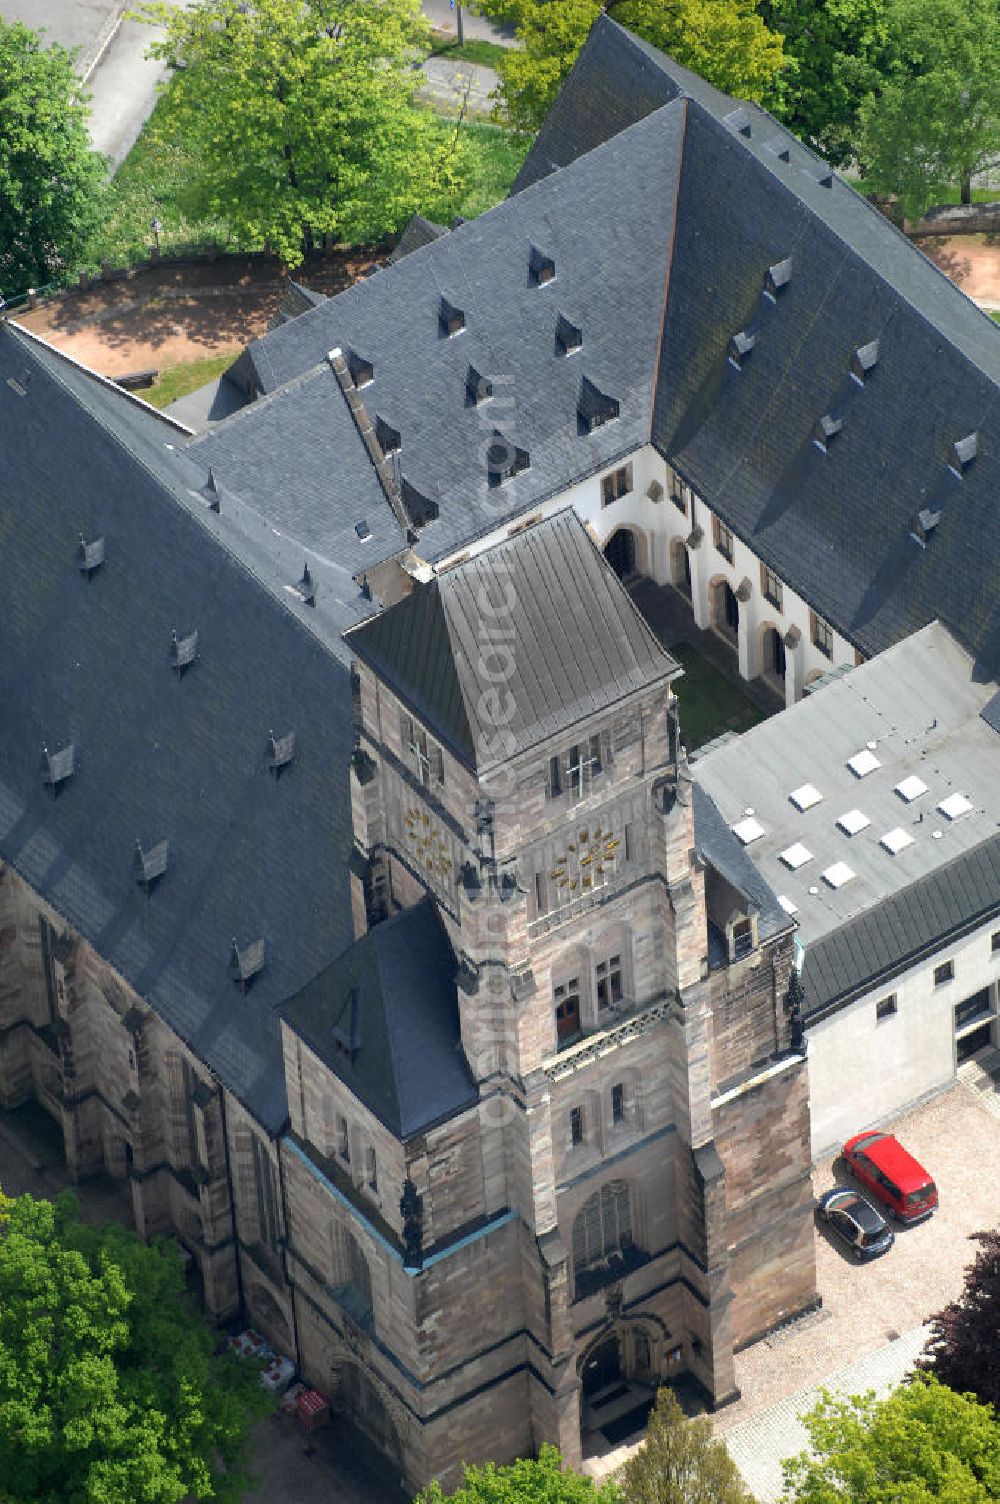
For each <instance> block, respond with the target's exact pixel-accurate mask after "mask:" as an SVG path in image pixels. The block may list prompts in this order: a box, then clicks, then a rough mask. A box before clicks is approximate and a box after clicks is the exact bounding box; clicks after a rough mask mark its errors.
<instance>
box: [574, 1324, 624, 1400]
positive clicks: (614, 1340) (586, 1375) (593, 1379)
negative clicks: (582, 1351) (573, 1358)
mask: <svg viewBox="0 0 1000 1504" xmlns="http://www.w3.org/2000/svg"><path fill="white" fill-rule="evenodd" d="M621 1377H622V1358H621V1344H620V1343H619V1341H618V1335H617V1333H613V1334H612V1335H611V1336H610V1337H606V1338H605V1339H604V1341H603V1342H601V1343H599V1344H598V1346H597V1347H595V1348H594V1349H593V1350H592V1351H591V1352H590V1353H588V1354H587V1357H586V1358H585V1359H584V1362H583V1372H582V1373H581V1375H580V1378H581V1381H582V1383H583V1397H584V1400H585V1401H586V1400H592V1399H594V1398H595V1396H597V1395H599V1394H601V1393H602V1392H603V1391H604V1390H607V1389H612V1388H614V1386H615V1385H616V1384H619V1383H620V1382H621Z"/></svg>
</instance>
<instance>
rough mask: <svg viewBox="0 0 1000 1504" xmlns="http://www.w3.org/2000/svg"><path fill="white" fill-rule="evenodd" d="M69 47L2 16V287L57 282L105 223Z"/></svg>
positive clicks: (100, 177)
mask: <svg viewBox="0 0 1000 1504" xmlns="http://www.w3.org/2000/svg"><path fill="white" fill-rule="evenodd" d="M88 98H89V96H88V94H87V93H86V91H85V90H84V89H83V87H82V86H81V84H80V81H79V79H78V78H77V77H76V74H75V73H74V72H73V57H72V54H71V53H69V52H67V51H66V50H65V48H63V47H58V46H53V47H43V46H42V44H41V41H40V40H39V38H38V37H37V36H36V35H35V33H34V32H32V31H29V30H28V29H27V27H25V26H21V25H14V26H8V25H7V24H6V23H5V22H4V21H3V20H2V19H0V291H3V292H5V293H7V294H8V295H9V294H11V293H16V292H20V291H22V290H23V289H24V288H26V287H28V286H30V285H34V286H36V287H37V286H41V285H42V284H44V283H46V282H50V281H54V280H55V279H56V278H58V277H59V276H60V275H61V274H62V272H64V271H65V269H66V268H67V267H71V266H72V265H73V262H74V261H75V260H76V258H77V257H79V256H82V255H83V254H84V252H85V250H86V248H87V245H88V243H89V241H90V238H91V235H92V234H93V231H94V230H95V229H96V227H97V225H98V224H99V223H100V219H101V213H102V198H103V194H104V175H105V166H106V164H105V162H104V159H103V157H99V156H98V155H97V153H96V152H94V151H91V149H90V140H89V137H88V134H87V101H88Z"/></svg>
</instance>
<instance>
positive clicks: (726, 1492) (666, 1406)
mask: <svg viewBox="0 0 1000 1504" xmlns="http://www.w3.org/2000/svg"><path fill="white" fill-rule="evenodd" d="M618 1483H619V1486H620V1488H621V1493H622V1504H753V1496H752V1494H751V1493H750V1492H749V1490H748V1489H747V1487H746V1485H745V1484H744V1482H743V1480H742V1478H741V1477H740V1475H739V1471H738V1469H737V1467H736V1464H735V1462H734V1461H733V1459H732V1458H731V1457H730V1455H729V1453H728V1451H727V1450H726V1445H725V1442H722V1441H716V1440H715V1439H714V1438H713V1436H712V1423H711V1421H710V1420H709V1419H708V1417H707V1416H706V1415H700V1416H698V1417H697V1419H696V1420H688V1418H687V1416H686V1415H685V1414H684V1411H683V1410H682V1409H681V1407H680V1405H679V1404H678V1403H677V1399H676V1396H675V1395H674V1392H673V1390H672V1389H666V1388H664V1389H661V1390H660V1391H659V1393H658V1394H657V1396H656V1405H655V1407H654V1409H653V1411H652V1413H651V1415H650V1417H649V1427H648V1429H647V1431H646V1440H645V1442H644V1443H643V1445H642V1446H641V1447H640V1448H639V1450H638V1452H636V1453H635V1455H634V1456H633V1457H630V1458H629V1460H628V1462H626V1463H625V1465H624V1467H622V1468H621V1469H620V1470H619V1472H618Z"/></svg>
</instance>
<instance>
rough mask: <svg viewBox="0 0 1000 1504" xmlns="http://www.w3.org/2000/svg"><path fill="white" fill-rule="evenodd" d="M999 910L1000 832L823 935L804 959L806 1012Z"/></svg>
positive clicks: (886, 975) (865, 985) (873, 981)
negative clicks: (837, 928) (840, 926)
mask: <svg viewBox="0 0 1000 1504" xmlns="http://www.w3.org/2000/svg"><path fill="white" fill-rule="evenodd" d="M995 914H1000V835H994V836H991V837H990V839H989V840H987V841H984V842H982V844H981V845H979V846H974V847H972V849H971V850H969V851H964V852H962V853H961V854H960V855H959V856H957V857H955V858H954V860H953V861H951V862H949V863H947V864H946V865H945V866H943V867H941V868H939V869H938V870H937V871H936V872H931V873H929V874H928V875H927V876H926V877H923V878H920V879H918V880H917V882H915V883H914V884H912V886H911V887H909V888H904V889H903V891H902V892H900V893H896V894H893V895H892V896H891V897H889V898H887V899H885V900H884V901H883V902H882V903H881V904H879V905H878V907H877V908H874V909H870V910H868V911H867V912H866V913H864V914H861V915H859V916H858V917H857V918H855V919H853V920H851V922H850V924H849V925H847V926H844V927H843V928H842V929H839V930H833V931H831V932H830V933H829V934H827V935H824V936H822V937H821V938H820V939H819V940H817V941H816V943H815V944H813V945H810V946H809V948H808V949H807V951H806V955H805V960H804V962H803V966H802V985H803V987H804V989H805V994H806V1001H805V1008H804V1012H805V1016H806V1017H807V1018H808V1017H809V1016H810V1014H816V1013H819V1012H822V1011H824V1010H825V1009H828V1008H831V1007H834V1006H836V1004H837V1003H839V1002H847V1001H849V1000H850V998H851V997H852V996H853V995H856V994H857V993H859V992H861V991H864V990H868V989H870V988H872V987H875V986H877V985H878V982H879V980H880V979H884V980H885V982H886V985H887V986H888V985H889V982H890V981H891V979H892V977H893V976H894V975H896V974H898V973H899V972H900V971H903V970H904V969H905V968H906V967H907V966H909V965H910V964H912V963H913V962H914V961H915V960H917V959H918V958H919V957H920V956H921V955H925V954H928V953H929V952H930V951H931V950H932V949H935V948H941V947H944V946H946V945H947V942H948V939H949V937H951V936H956V937H957V936H958V935H960V934H962V933H964V932H966V931H967V930H968V929H970V928H972V927H973V926H974V925H976V924H977V923H982V922H984V921H985V920H987V919H988V918H989V917H990V915H995Z"/></svg>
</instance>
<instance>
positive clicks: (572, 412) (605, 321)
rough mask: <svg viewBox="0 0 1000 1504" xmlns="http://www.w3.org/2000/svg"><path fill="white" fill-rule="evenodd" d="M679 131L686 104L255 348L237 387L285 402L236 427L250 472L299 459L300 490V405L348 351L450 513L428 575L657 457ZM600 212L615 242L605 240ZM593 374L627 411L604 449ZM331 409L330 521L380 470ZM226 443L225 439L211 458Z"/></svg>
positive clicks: (433, 496)
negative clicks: (287, 428) (625, 460)
mask: <svg viewBox="0 0 1000 1504" xmlns="http://www.w3.org/2000/svg"><path fill="white" fill-rule="evenodd" d="M683 117H684V105H683V103H682V102H680V103H678V105H677V106H676V107H673V113H672V114H671V113H670V112H669V111H668V112H667V114H665V115H664V116H663V117H662V118H658V119H657V121H655V122H654V121H646V122H643V123H641V124H639V125H637V126H635V127H633V130H632V131H631V132H629V133H627V135H628V139H627V140H626V139H625V137H621V138H618V139H616V140H614V141H610V142H608V143H607V144H606V145H605V146H603V147H601V148H600V149H599V150H598V151H596V152H594V153H592V155H591V156H590V157H588V158H586V159H584V160H582V161H580V162H578V163H576V164H575V165H574V166H572V167H569V168H567V169H566V171H565V172H562V173H558V174H556V175H554V176H553V177H551V178H549V179H547V180H546V181H545V182H544V183H542V184H539V186H538V187H537V188H530V189H527V190H525V192H523V193H520V194H518V195H517V196H516V197H515V198H511V199H508V200H507V201H506V202H504V203H502V204H500V205H498V206H497V207H496V208H495V209H493V210H491V211H490V212H489V213H488V214H486V215H483V216H482V217H481V218H479V219H476V220H473V221H470V222H468V223H466V224H462V225H460V226H458V228H456V229H454V230H452V231H451V232H450V233H449V234H448V235H446V236H444V237H442V238H441V239H439V240H436V241H434V242H433V243H431V244H430V245H426V246H424V247H423V249H421V250H418V251H414V252H413V253H412V254H410V255H408V256H406V257H404V258H403V260H401V261H399V262H398V263H396V264H395V265H392V266H388V267H385V268H383V269H381V270H379V271H377V272H375V273H374V274H373V275H372V276H370V277H368V278H366V279H365V280H364V281H362V282H359V283H357V284H356V285H355V286H354V287H351V288H349V289H348V290H347V291H345V292H343V293H340V294H338V295H337V296H336V297H333V298H329V299H328V300H327V301H326V302H325V303H323V304H322V305H321V306H320V307H318V308H315V309H313V310H312V311H311V312H309V313H305V314H303V315H302V316H301V317H300V318H297V319H293V320H292V321H291V322H290V323H287V324H285V325H284V326H283V327H282V328H280V329H276V330H274V331H273V332H272V333H270V334H267V335H264V336H263V337H262V338H261V339H258V340H255V341H254V342H253V343H252V344H251V345H249V346H248V348H247V350H246V352H245V354H244V355H243V356H242V357H241V358H240V361H239V362H238V363H237V367H236V368H234V374H238V375H239V377H240V379H242V380H244V381H245V382H246V383H247V384H248V385H249V386H251V387H253V388H254V389H256V390H259V391H261V392H265V393H273V394H274V396H273V397H272V399H271V400H272V401H274V402H276V403H278V404H279V405H280V410H281V414H282V416H280V417H275V418H272V419H271V420H268V421H267V422H264V423H263V424H262V430H263V431H262V433H261V436H260V438H258V437H257V434H256V429H255V421H254V408H253V407H251V408H250V409H248V410H247V412H246V414H245V415H241V416H239V417H237V418H235V419H232V420H230V421H231V422H232V423H233V424H237V423H238V424H239V425H240V436H239V442H240V445H241V447H242V448H243V450H244V453H245V455H246V460H247V463H246V469H247V472H248V473H249V472H252V470H253V469H254V467H255V458H256V457H258V456H259V457H260V459H261V462H262V463H263V464H265V465H266V464H268V463H271V464H272V465H274V466H275V467H276V466H277V465H278V464H279V463H280V461H281V460H286V461H287V463H288V464H289V466H290V469H291V476H292V478H291V481H290V484H291V486H292V487H295V486H296V485H297V476H296V474H295V468H294V467H296V466H297V465H298V464H299V463H305V460H304V459H303V457H301V456H300V455H299V453H298V444H297V443H294V442H293V443H286V442H284V441H283V439H282V436H281V427H282V425H283V424H284V423H286V422H287V423H288V424H289V425H291V424H293V423H294V421H295V420H294V417H293V412H294V408H295V407H296V405H297V403H298V402H299V401H300V400H303V401H304V400H305V398H306V395H307V394H311V393H312V387H311V385H310V380H309V373H310V372H315V371H317V370H318V369H319V368H320V366H321V365H322V363H323V362H325V360H326V356H327V354H328V353H329V351H330V350H331V349H333V348H335V347H338V346H339V347H340V348H342V349H343V350H344V351H345V353H346V352H347V351H349V350H353V351H356V352H357V353H358V354H359V355H360V356H362V357H363V358H364V359H365V360H367V361H370V362H371V364H372V366H373V369H374V380H373V381H372V382H371V383H369V384H368V385H366V386H365V387H364V388H363V389H362V391H361V396H362V397H363V399H364V403H365V406H366V408H367V410H368V412H369V415H371V416H372V417H373V418H374V415H376V414H377V415H378V416H379V417H381V418H382V419H383V420H384V421H385V422H386V423H388V424H389V425H390V426H391V427H392V428H394V429H396V430H397V431H398V432H399V434H400V435H401V440H402V448H401V451H400V456H399V465H400V471H401V474H402V476H403V477H404V478H405V479H406V480H407V481H408V482H409V483H410V484H411V485H412V486H414V487H415V488H416V490H417V491H418V492H419V493H420V494H421V495H423V496H426V497H428V498H429V499H430V500H431V501H433V502H434V503H435V504H436V505H437V506H438V507H439V509H440V516H439V517H438V519H437V520H436V521H434V522H431V523H430V524H429V525H428V526H426V527H423V528H421V530H420V538H419V548H418V550H417V551H418V552H419V554H420V556H421V557H422V558H423V559H426V560H428V561H431V562H433V561H436V560H438V559H441V558H443V557H445V556H446V555H448V554H450V553H453V552H455V551H456V550H457V549H458V548H459V546H462V547H464V546H465V545H466V544H467V543H468V542H469V541H470V540H471V539H473V538H475V537H477V536H481V535H485V534H487V533H489V532H492V531H494V530H495V529H496V527H497V526H498V525H499V524H500V523H501V522H502V521H503V519H504V518H505V517H513V516H516V515H518V514H521V513H524V512H526V511H528V510H530V508H531V507H532V506H534V505H536V504H537V503H539V502H541V501H544V500H546V499H548V498H550V497H552V496H554V495H557V494H558V493H560V492H561V491H563V490H564V489H565V487H566V485H567V484H568V483H570V482H571V481H572V480H574V479H577V478H580V477H583V476H585V475H592V474H596V473H600V471H602V470H604V469H606V468H608V466H609V465H611V464H613V463H614V462H615V461H616V460H617V459H619V458H621V456H623V455H626V454H630V453H632V452H633V451H634V450H635V449H636V448H637V447H638V446H640V445H641V444H644V443H646V442H648V440H649V431H650V427H649V426H650V411H651V404H652V397H653V384H654V373H655V370H656V365H657V352H658V349H659V338H660V319H661V314H662V309H663V299H664V289H665V284H666V275H667V268H668V265H669V258H670V243H671V236H672V230H673V205H674V202H675V199H676V195H677V175H678V172H679V168H680V154H681V146H682V141H683V129H684V118H683ZM595 203H600V204H601V206H602V219H603V222H604V223H605V224H606V225H607V226H614V233H609V232H605V231H604V230H602V231H601V233H599V234H595V233H593V231H594V229H595V228H596V227H597V225H596V221H595V216H594V205H595ZM532 247H534V248H536V249H537V250H538V251H540V252H542V253H543V254H544V255H546V256H549V257H551V258H552V260H553V261H554V263H555V276H554V278H553V279H552V280H551V281H549V282H546V283H544V284H543V285H538V283H537V281H536V280H535V279H534V278H533V276H532V271H531V253H532ZM442 299H444V300H445V301H447V302H448V303H449V304H451V305H452V306H453V307H454V308H456V309H459V310H461V312H462V313H463V314H464V319H465V327H464V329H463V330H462V331H461V332H460V333H458V334H455V335H453V336H452V337H451V338H448V337H445V335H444V333H443V330H442V325H441V317H440V314H441V306H442ZM560 317H565V318H567V319H569V320H570V321H571V322H572V323H573V324H575V325H576V326H577V327H579V328H580V329H581V330H582V334H583V344H582V348H581V349H579V350H578V351H575V352H574V353H573V354H571V355H564V354H562V353H561V352H560V350H559V348H558V346H557V344H556V326H557V323H558V321H559V319H560ZM470 367H471V368H472V369H474V370H475V371H476V372H477V373H478V374H479V375H481V376H485V377H486V378H488V379H492V380H493V382H494V396H493V398H492V400H490V401H487V402H484V403H482V404H480V405H479V406H476V405H475V404H474V402H473V401H472V398H471V396H470V394H469V390H468V387H469V371H470ZM584 377H586V378H587V379H588V380H589V381H591V382H592V383H593V384H594V386H596V387H597V388H598V389H599V390H600V391H601V392H603V393H605V394H607V396H609V397H611V398H613V399H615V400H616V401H617V402H618V404H619V417H618V419H617V420H616V421H614V422H610V423H605V424H603V425H602V426H600V427H598V428H595V429H594V431H593V433H590V434H587V433H582V434H581V432H580V431H579V430H580V425H579V421H578V417H577V403H578V399H579V395H580V387H581V381H582V379H583V378H584ZM293 381H294V382H296V383H298V384H297V385H296V386H294V387H291V386H288V385H287V384H288V383H290V382H293ZM335 395H336V394H335V393H333V392H332V391H331V393H330V401H329V404H328V412H329V419H328V420H324V419H323V418H322V416H321V412H320V407H319V405H318V404H317V405H316V406H314V408H313V417H314V421H313V427H312V434H311V447H312V449H313V454H312V455H311V456H310V457H309V460H308V463H309V464H310V465H311V466H313V467H314V469H315V472H316V473H317V474H322V475H323V477H324V480H325V488H326V493H327V496H328V501H327V502H326V505H327V506H328V507H329V509H330V511H331V513H332V512H333V511H334V510H341V509H345V508H347V507H348V506H350V507H351V509H352V513H353V505H354V492H355V490H356V487H357V485H358V484H359V483H360V478H361V475H362V473H363V470H364V467H365V466H367V465H370V461H369V460H368V458H367V455H366V453H365V451H364V448H363V445H362V444H361V442H360V440H359V439H358V438H357V437H356V436H354V437H353V438H352V436H351V435H350V434H348V433H347V432H346V430H343V429H342V426H341V417H340V413H339V410H338V409H339V407H342V406H343V399H342V397H338V398H337V400H336V401H334V400H333V398H334V396H335ZM225 428H226V425H225V424H223V425H221V426H219V427H217V428H215V429H214V430H213V433H212V435H211V443H212V444H213V445H217V444H220V443H221V442H223V440H222V437H221V435H222V434H223V433H224V432H225ZM494 429H497V430H499V431H500V432H501V434H503V435H504V437H505V438H506V439H507V440H509V441H510V442H512V443H514V444H516V445H517V446H518V447H519V448H521V449H523V450H524V451H526V453H527V455H528V460H529V468H527V469H525V470H523V471H522V472H521V473H520V474H518V475H516V476H515V477H513V478H512V479H511V480H509V481H507V482H505V483H504V484H503V485H500V486H495V487H491V486H490V485H489V484H488V474H487V467H486V463H485V456H484V451H485V448H486V445H487V443H488V442H489V441H490V439H491V438H492V435H493V431H494ZM352 449H353V451H354V452H353V453H352ZM272 454H273V455H274V456H275V458H274V460H273V461H269V459H268V456H269V455H272ZM221 470H222V467H221V466H220V471H221ZM223 478H225V477H224V475H223ZM275 479H276V481H277V484H278V487H279V489H280V476H276V477H275ZM272 494H273V491H272V487H271V483H270V481H269V482H268V483H266V484H265V483H264V482H263V481H262V482H261V484H260V485H259V486H258V488H257V489H256V490H253V491H251V490H248V489H247V486H246V485H245V486H244V495H245V499H246V500H247V501H249V502H251V503H252V504H253V505H255V506H256V507H257V508H258V509H259V510H261V511H266V510H267V506H268V504H269V498H270V496H271V495H272ZM276 504H281V503H280V502H279V501H278V500H277V498H276Z"/></svg>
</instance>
